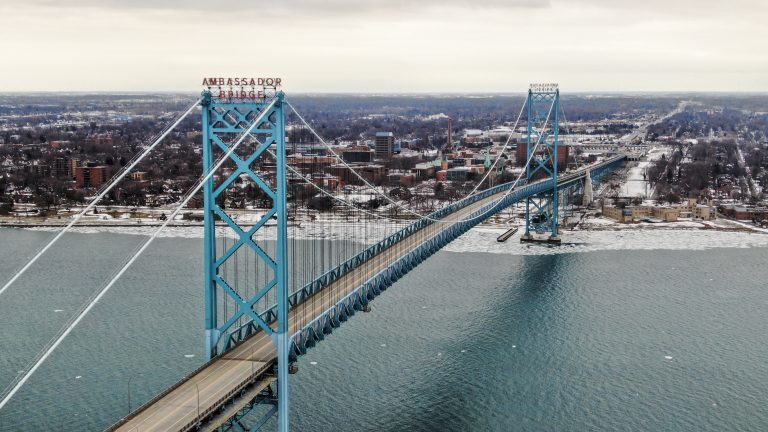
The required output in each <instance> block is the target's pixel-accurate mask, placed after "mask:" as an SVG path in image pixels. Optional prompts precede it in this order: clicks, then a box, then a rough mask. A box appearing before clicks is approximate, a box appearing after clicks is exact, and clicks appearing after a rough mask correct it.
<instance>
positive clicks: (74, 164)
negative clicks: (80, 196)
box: [67, 158, 83, 180]
mask: <svg viewBox="0 0 768 432" xmlns="http://www.w3.org/2000/svg"><path fill="white" fill-rule="evenodd" d="M81 166H83V161H81V160H80V159H74V158H73V159H70V160H69V170H68V171H67V175H68V176H69V177H70V178H71V179H73V180H74V179H75V172H76V171H77V169H78V168H79V167H81Z"/></svg>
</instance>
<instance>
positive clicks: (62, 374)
mask: <svg viewBox="0 0 768 432" xmlns="http://www.w3.org/2000/svg"><path fill="white" fill-rule="evenodd" d="M481 233H482V232H481ZM50 235H51V233H48V232H36V231H23V230H9V229H2V230H0V275H2V277H0V280H5V279H6V278H7V277H8V275H9V274H10V272H11V270H12V269H15V268H17V267H18V266H20V265H21V264H22V263H23V262H24V259H25V257H26V256H28V255H30V254H31V253H32V252H33V251H34V250H35V249H36V248H37V247H39V245H41V244H42V242H43V241H44V240H45V239H47V238H48V237H49V236H50ZM470 235H471V234H470ZM475 235H476V240H473V241H475V242H482V241H494V237H493V236H492V235H485V236H483V235H477V234H475ZM601 235H602V236H603V237H604V236H606V235H609V234H605V233H603V234H601ZM650 235H656V236H659V240H658V243H659V244H660V243H663V240H664V239H665V238H668V237H669V236H671V235H677V236H679V235H680V234H679V233H675V234H669V233H663V232H661V233H653V234H650ZM683 235H685V234H683ZM581 236H582V237H581V238H583V239H584V241H587V242H588V241H589V235H588V234H581ZM143 239H144V237H141V236H137V235H121V234H107V233H100V234H72V235H68V236H67V237H66V241H63V242H62V244H60V245H58V246H57V247H56V248H55V250H54V251H53V253H52V254H51V255H49V256H48V257H46V258H44V259H43V260H41V261H40V263H39V265H38V267H36V269H37V270H36V271H34V272H32V273H30V275H29V277H27V278H25V279H24V281H23V283H18V284H17V285H15V286H14V287H12V288H11V289H10V290H9V291H7V292H6V293H5V294H4V295H3V296H1V297H0V387H4V386H5V384H6V383H8V382H10V380H11V379H12V378H13V377H14V376H15V375H16V373H17V372H18V371H19V370H21V369H22V368H23V367H24V366H25V364H26V362H27V361H28V359H30V358H31V357H33V356H34V355H35V353H36V352H37V351H38V350H39V349H40V348H41V347H42V346H43V345H44V344H45V343H46V342H47V341H48V340H49V339H50V337H51V335H52V334H53V333H54V332H55V331H56V330H57V329H58V328H59V327H60V326H61V325H62V324H63V323H64V322H65V321H66V320H67V319H68V318H69V317H70V315H71V314H72V313H73V312H74V310H75V309H76V308H77V307H78V306H79V305H80V304H81V303H82V302H83V301H84V299H85V298H86V297H88V296H89V295H90V294H91V293H92V292H93V291H94V290H95V289H96V288H97V287H98V286H99V284H100V283H102V282H103V281H104V279H106V278H107V277H108V276H109V275H110V272H111V270H113V269H114V268H115V267H116V266H117V264H118V263H119V262H121V261H122V260H123V259H124V258H125V256H126V255H128V253H129V252H130V251H131V250H132V249H133V247H135V246H136V245H137V244H138V242H140V241H141V240H143ZM600 241H601V242H604V243H605V242H607V240H606V239H605V238H602V237H601V240H600ZM644 242H645V243H644V244H647V245H649V247H644V248H643V249H645V250H632V248H631V245H630V246H628V247H624V248H621V249H620V250H599V249H600V248H598V250H592V251H590V250H588V248H581V249H582V250H580V253H558V254H552V253H550V251H544V252H547V253H539V252H542V251H537V250H535V249H530V250H527V252H525V251H524V252H520V248H519V245H517V246H514V247H513V246H512V245H510V246H509V247H510V248H511V249H514V250H515V252H514V253H510V254H505V253H503V252H504V251H503V249H499V248H500V247H501V246H499V245H494V246H493V248H494V250H493V253H487V252H461V253H460V252H448V251H444V252H440V253H438V254H436V255H435V256H433V257H432V258H430V259H429V260H428V261H426V262H425V263H423V264H422V265H421V266H419V267H418V268H417V269H415V270H414V271H412V272H411V273H410V274H409V275H407V276H406V277H404V278H403V279H401V280H400V281H398V282H397V283H396V284H395V285H394V286H393V287H391V288H390V289H388V290H387V291H386V292H385V293H384V294H383V295H382V296H380V297H379V298H377V299H376V300H375V301H374V302H373V303H372V307H373V311H372V313H370V314H359V315H356V316H355V317H354V318H352V319H351V320H350V321H349V322H347V323H346V324H345V325H344V326H342V328H341V329H339V330H337V331H335V332H334V333H333V335H331V336H330V337H329V338H328V339H327V340H326V341H325V342H323V343H321V344H320V345H319V346H318V347H317V348H315V349H313V350H311V351H310V353H309V354H308V355H306V356H304V357H302V358H301V360H300V361H299V373H298V374H297V375H293V376H292V382H291V391H292V395H291V400H292V421H293V424H292V426H293V430H296V431H393V432H394V431H518V430H519V431H766V430H768V332H766V330H768V322H767V319H768V266H767V265H766V263H768V248H766V247H764V246H761V245H759V243H762V242H763V241H762V240H761V241H760V242H757V243H758V244H757V245H752V247H749V248H743V247H741V248H740V247H730V248H717V247H710V248H706V249H703V250H701V248H698V247H695V245H691V246H692V247H693V248H694V249H699V250H686V249H685V247H684V245H685V242H682V243H683V246H680V247H675V248H671V249H677V250H671V249H654V248H653V247H652V246H653V244H654V242H653V241H648V239H647V237H646V238H645V240H644ZM465 243H467V241H466V238H465ZM680 243H681V242H679V241H677V242H676V244H677V245H678V246H679V244H680ZM460 244H461V243H460ZM479 246H483V245H479ZM711 246H717V245H716V244H715V245H711ZM731 246H739V244H738V242H736V244H732V245H731ZM200 247H201V241H200V239H197V238H162V239H158V240H157V242H156V244H155V247H153V248H152V249H151V250H150V253H149V254H148V255H147V256H145V257H143V258H142V259H140V260H139V261H138V262H137V265H136V267H135V268H134V270H133V271H132V272H131V273H130V274H129V275H128V276H127V277H126V278H125V279H124V280H123V281H121V282H120V283H119V284H118V285H117V286H115V288H114V289H113V291H111V292H110V293H109V294H108V295H107V296H106V297H105V298H104V299H103V300H102V302H101V303H100V304H99V305H98V306H97V307H96V308H95V309H94V310H93V312H92V314H91V315H90V316H89V317H88V318H87V319H85V320H84V321H83V323H82V325H81V326H80V327H79V328H78V329H77V330H76V331H75V332H74V333H73V334H72V335H71V337H70V338H69V339H68V340H67V341H66V342H65V343H64V344H63V345H62V346H61V348H60V350H59V351H58V352H56V353H55V354H54V355H53V356H52V357H51V358H50V360H49V362H48V363H47V364H46V365H44V366H43V367H42V368H41V369H40V370H39V371H38V373H37V374H36V375H35V376H34V377H33V378H32V379H31V380H30V382H29V383H28V386H27V387H25V388H24V389H23V390H22V391H21V392H20V393H19V394H18V396H17V398H16V399H15V400H14V401H13V402H12V403H11V404H10V405H8V406H7V407H6V408H5V409H4V410H2V411H0V431H46V430H58V431H62V430H63V431H91V430H93V431H98V430H101V429H103V428H105V427H107V426H108V425H110V424H111V423H113V422H114V421H116V420H117V419H119V418H120V417H121V416H123V415H125V413H126V411H127V409H128V389H129V381H130V392H131V399H132V404H133V405H134V406H136V405H138V404H140V403H141V402H143V401H145V400H147V399H148V398H150V397H151V396H152V395H153V394H154V393H156V392H159V391H160V390H162V389H163V388H164V387H166V386H168V385H169V384H171V383H173V382H174V381H176V380H177V379H179V378H180V377H182V376H183V375H184V374H185V373H187V372H189V371H191V370H193V369H194V368H196V367H197V366H198V365H199V364H200V363H201V362H202V361H203V359H202V355H203V353H202V343H203V342H202V317H203V304H202V297H201V293H202V291H201V289H200V286H201V269H200V262H201V251H200ZM469 249H470V250H471V248H469ZM481 250H482V248H481ZM526 253H527V254H526ZM531 253H532V255H531ZM104 268H109V269H111V270H109V271H107V270H104ZM269 430H272V429H269Z"/></svg>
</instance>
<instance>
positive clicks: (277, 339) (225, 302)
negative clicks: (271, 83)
mask: <svg viewBox="0 0 768 432" xmlns="http://www.w3.org/2000/svg"><path fill="white" fill-rule="evenodd" d="M251 93H253V92H251ZM227 94H229V95H231V94H232V92H228V93H227V92H215V93H212V92H211V89H210V87H209V88H208V89H207V90H204V91H203V93H202V102H201V105H202V133H203V148H202V157H203V171H204V175H205V174H207V173H208V172H209V171H210V170H211V169H212V168H213V167H214V166H215V165H216V162H217V160H219V159H220V158H227V160H226V162H225V163H224V164H223V165H222V167H221V168H220V169H219V170H218V171H217V173H216V175H215V176H212V177H211V179H210V180H209V181H208V182H206V183H205V184H204V186H203V207H204V228H203V229H204V247H203V249H204V264H203V265H204V275H205V276H204V278H205V283H204V293H205V350H206V353H207V356H208V359H211V358H213V357H215V356H217V355H222V354H224V353H225V352H226V351H227V350H228V349H229V348H230V347H232V346H233V345H235V344H237V343H238V342H240V341H242V340H243V339H245V338H246V337H248V336H249V335H251V334H253V333H255V332H256V331H257V330H259V329H261V330H262V331H264V332H265V333H266V334H268V335H269V336H271V338H272V341H273V343H274V344H275V347H276V350H277V354H278V365H277V396H276V397H275V396H274V392H273V390H272V388H271V387H269V388H268V389H267V390H268V391H265V394H262V395H260V397H259V398H258V402H254V404H253V405H256V404H258V403H262V404H266V405H268V406H269V408H270V409H269V410H268V412H267V413H266V414H265V415H264V416H263V417H262V418H261V420H260V421H259V422H258V424H260V425H262V424H263V423H264V422H266V421H267V420H268V419H269V418H271V417H272V416H273V415H274V414H275V413H277V417H278V419H277V422H278V430H279V431H282V432H287V431H288V368H289V358H288V349H289V338H290V335H289V334H288V331H289V325H288V307H289V304H288V294H289V293H288V250H287V249H288V231H287V226H288V225H287V224H288V217H287V205H286V188H287V183H286V151H285V150H286V144H285V142H286V139H285V105H286V104H285V103H284V100H283V98H284V95H283V92H282V91H277V89H276V88H272V91H266V92H259V93H256V94H257V95H258V96H257V97H251V98H248V97H245V96H251V95H250V94H245V92H243V95H242V96H243V98H236V97H235V98H232V97H231V96H229V97H227V96H226V95H227ZM235 94H236V95H239V94H240V93H238V92H235ZM254 122H256V123H257V124H255V125H254ZM246 133H248V134H249V136H248V137H246V138H245V139H244V140H243V142H242V143H241V145H240V146H238V147H237V148H236V150H235V151H234V152H230V145H231V144H232V143H233V142H236V140H237V139H238V138H239V137H241V136H242V135H243V134H246ZM265 165H267V166H269V167H274V175H271V174H269V175H267V174H265V173H268V172H271V170H270V169H263V167H264V166H265ZM258 168H262V169H258ZM243 182H249V183H250V184H251V185H252V186H253V189H252V190H256V189H257V188H258V190H257V192H255V193H258V194H259V195H260V196H262V197H263V200H264V202H266V203H271V207H270V208H269V210H268V211H267V212H266V213H265V214H263V215H261V216H260V217H258V218H255V219H257V220H256V221H255V223H254V222H253V221H254V218H251V219H249V218H243V219H244V220H245V221H244V222H241V219H240V218H239V217H238V216H242V215H243V213H242V212H240V213H239V214H236V213H235V211H234V210H230V209H229V207H230V202H227V192H228V190H231V189H233V188H237V187H239V186H238V184H239V185H242V183H243ZM217 221H221V222H223V223H224V227H221V226H219V227H217V226H216V222H217ZM268 222H269V224H268ZM251 223H252V225H250V224H251ZM247 225H250V226H247ZM267 225H269V226H267ZM248 265H250V266H251V269H252V270H254V274H255V277H254V278H253V280H251V279H250V278H248V276H247V274H246V275H245V280H243V276H242V273H243V272H242V271H238V266H239V269H240V270H242V269H243V268H246V269H247V268H248V267H247V266H248ZM233 266H234V271H232V270H233V268H232V267H233ZM244 266H245V267H244ZM246 273H247V272H246ZM255 357H256V356H255V354H254V358H252V359H251V361H255V360H256V358H255ZM267 393H268V394H267ZM254 401H256V399H254Z"/></svg>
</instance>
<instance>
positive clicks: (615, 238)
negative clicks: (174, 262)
mask: <svg viewBox="0 0 768 432" xmlns="http://www.w3.org/2000/svg"><path fill="white" fill-rule="evenodd" d="M516 222H518V223H521V222H522V220H519V219H518V220H516ZM405 225H406V223H402V224H390V223H376V222H373V221H345V220H342V219H338V220H326V221H323V223H317V224H312V223H306V224H302V225H301V226H294V227H290V228H289V236H291V237H293V238H298V239H327V238H330V239H334V240H353V241H356V242H359V243H366V244H372V243H374V242H376V241H378V240H380V239H382V238H383V237H385V236H386V235H388V234H391V233H392V232H394V231H395V230H397V229H399V228H402V227H404V226H405ZM705 225H709V226H710V227H712V229H704V227H705ZM509 228H510V225H508V224H504V223H499V224H486V225H481V226H478V227H475V228H473V229H472V230H470V231H469V232H468V233H467V234H465V235H463V236H462V237H460V238H458V239H457V240H455V241H454V242H452V243H451V244H449V245H448V246H447V247H446V248H445V250H447V251H451V252H489V253H499V254H510V255H545V254H558V253H575V252H591V251H601V250H656V249H675V250H706V249H712V248H752V247H761V248H762V247H768V230H766V229H760V228H755V227H753V226H751V225H750V224H746V223H738V222H733V221H725V220H717V221H705V222H701V221H693V220H683V221H679V222H672V223H656V224H648V223H638V224H620V223H617V222H615V221H611V220H609V219H606V218H587V219H586V220H584V221H583V222H582V224H580V225H579V229H577V230H574V231H571V230H563V231H562V233H561V237H562V241H563V244H562V245H560V246H549V245H545V244H530V243H520V241H519V235H520V233H521V232H522V230H521V231H520V232H518V233H517V234H515V235H513V236H512V238H510V239H509V240H508V241H506V242H504V243H499V242H497V241H496V238H497V237H498V236H499V235H501V234H502V233H504V232H505V231H506V230H507V229H509ZM29 229H36V230H42V231H58V230H59V229H60V228H55V227H41V228H29ZM155 229H156V227H152V226H143V227H142V226H136V227H109V226H94V227H80V228H75V229H74V230H73V231H75V232H79V233H105V232H110V233H118V234H129V235H144V236H147V235H151V234H152V233H153V232H154V230H155ZM218 235H219V236H223V235H227V236H229V237H234V234H233V233H232V232H231V231H230V230H227V229H225V228H218ZM274 235H275V230H274V229H273V228H272V227H269V228H268V229H266V230H263V231H262V232H261V233H260V234H259V235H258V236H257V237H258V238H257V239H256V240H257V241H260V240H269V239H273V238H274ZM160 237H166V238H173V237H177V238H202V237H203V229H202V227H189V226H188V227H170V228H167V229H166V230H165V231H164V232H162V233H161V234H160Z"/></svg>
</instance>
